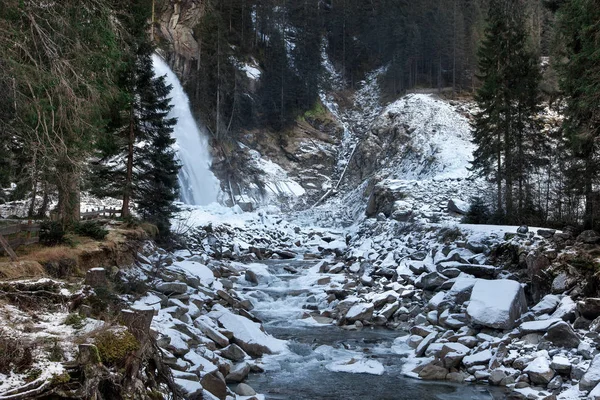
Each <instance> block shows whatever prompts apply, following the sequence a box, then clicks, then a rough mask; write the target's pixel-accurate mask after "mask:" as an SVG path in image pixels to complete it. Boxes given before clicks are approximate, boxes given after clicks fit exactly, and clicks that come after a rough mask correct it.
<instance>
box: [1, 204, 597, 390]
mask: <svg viewBox="0 0 600 400" xmlns="http://www.w3.org/2000/svg"><path fill="white" fill-rule="evenodd" d="M599 242H600V236H599V235H598V234H596V233H594V232H591V231H586V232H583V233H581V234H579V235H577V236H575V235H573V234H572V233H570V232H560V231H552V230H544V229H530V228H527V227H498V226H478V225H462V224H457V223H454V224H445V225H440V224H437V225H435V224H428V225H421V224H418V223H415V222H411V223H406V222H401V221H398V220H397V219H392V218H390V219H387V218H383V217H382V218H370V219H366V220H365V221H364V222H363V223H361V224H359V225H356V226H355V227H353V228H350V229H325V228H318V227H314V226H308V225H307V224H304V225H303V224H300V223H298V224H293V223H289V222H286V221H285V220H284V219H283V218H281V217H279V216H278V215H266V214H263V213H261V214H253V216H252V217H248V219H247V220H245V222H243V223H237V224H229V223H206V224H200V225H199V226H197V227H196V228H194V229H193V230H191V231H190V232H189V233H188V242H187V244H188V249H186V250H180V251H177V252H175V253H169V252H166V251H164V250H162V249H160V248H157V247H155V246H154V245H153V244H152V243H151V242H147V243H146V245H145V246H144V248H143V250H142V251H141V252H140V253H139V255H138V257H137V261H136V262H135V264H134V265H132V266H131V267H129V268H121V269H114V268H113V269H108V268H107V269H104V268H94V269H91V270H89V271H88V273H87V277H86V281H85V282H81V281H69V282H66V281H61V280H57V279H45V280H42V281H39V280H37V281H36V280H31V281H28V280H23V281H18V282H16V283H13V285H14V284H18V285H34V286H35V287H36V290H43V291H44V292H49V293H54V294H53V295H52V298H53V299H54V301H53V303H55V304H54V305H53V306H52V307H48V308H47V309H45V310H44V312H43V313H41V312H39V311H32V310H37V309H35V308H27V307H26V306H25V305H24V303H23V302H16V301H14V299H10V298H8V299H7V301H6V303H3V305H2V308H3V309H4V313H3V319H4V320H3V324H2V325H3V327H10V329H6V328H5V329H4V330H3V335H4V336H8V337H13V338H15V337H16V336H17V335H19V332H23V333H24V334H20V340H21V341H27V342H35V343H39V342H40V337H43V338H44V341H43V343H45V345H44V346H39V345H37V346H33V347H32V351H33V352H32V358H34V359H35V362H34V366H33V367H32V366H30V367H28V368H26V369H21V370H20V369H18V368H17V365H13V366H12V368H11V369H10V370H7V371H4V370H3V371H0V374H4V375H0V382H1V383H0V398H1V399H9V398H11V399H12V398H13V397H9V396H12V394H14V393H23V392H26V391H27V389H28V388H30V387H31V386H28V385H30V382H36V385H35V389H36V390H40V391H43V390H44V385H46V387H47V386H48V385H50V384H49V383H47V382H51V383H52V385H57V384H59V383H57V381H58V380H60V379H59V378H58V377H62V378H61V379H64V380H65V381H70V380H72V379H74V375H69V373H71V374H72V371H73V368H74V364H77V363H78V362H79V364H78V365H79V366H80V368H81V367H82V366H83V365H86V364H82V363H84V362H85V360H86V359H89V357H87V358H86V356H85V354H88V355H89V353H90V351H89V348H90V346H96V347H101V342H100V341H99V340H98V337H102V335H101V333H102V332H105V331H109V332H112V335H113V336H114V335H116V336H117V337H118V338H120V339H119V340H123V338H125V336H123V335H124V333H122V332H125V331H123V329H125V328H123V326H125V327H128V331H129V332H132V333H134V334H137V333H138V332H139V330H142V329H146V328H149V330H148V336H149V337H151V338H153V340H154V342H152V343H155V348H154V347H153V348H154V350H155V353H153V354H154V355H153V356H152V357H150V359H152V358H153V357H155V356H156V357H159V359H160V362H157V363H159V364H161V365H164V366H165V368H166V370H165V371H167V372H163V374H164V375H166V376H168V377H169V379H167V380H165V382H166V383H165V382H163V383H159V384H158V385H157V386H156V391H158V392H160V391H162V392H172V391H177V392H178V393H181V394H182V396H183V397H184V398H190V399H193V398H201V396H203V398H205V399H211V398H217V399H227V398H262V397H261V395H258V394H256V393H255V390H254V389H253V388H252V387H250V386H249V385H247V384H245V383H244V381H245V379H246V377H247V376H248V374H250V373H252V372H261V371H262V370H263V357H265V356H267V355H270V354H277V353H285V352H288V351H290V350H289V348H288V343H287V342H286V341H284V340H280V339H277V338H275V337H273V336H271V335H269V334H268V333H266V332H265V330H264V328H263V327H262V324H261V321H260V320H259V319H258V318H257V316H256V315H255V314H254V312H253V309H254V307H255V303H256V302H257V301H258V300H261V299H262V300H265V299H267V300H268V299H269V294H268V293H266V292H264V291H262V289H260V288H262V287H269V285H270V282H272V281H273V279H274V278H273V272H272V270H270V268H269V267H268V263H269V262H270V261H268V260H273V259H277V260H290V261H299V260H303V262H301V263H299V264H293V263H290V264H289V265H288V264H284V265H286V266H285V267H284V268H285V271H286V273H287V274H289V275H290V276H294V277H296V278H297V279H298V281H299V282H301V283H302V285H303V286H302V288H301V290H298V294H297V300H295V301H296V302H297V303H298V304H299V305H300V306H301V310H302V311H301V315H300V318H302V319H304V320H306V321H310V323H311V324H321V325H338V326H339V327H340V329H344V330H358V331H360V330H363V329H368V328H369V327H378V326H379V327H382V328H387V329H391V330H393V331H395V332H397V333H398V335H397V338H396V340H395V341H394V346H393V349H392V350H391V351H394V352H395V353H397V355H398V360H399V362H400V360H402V363H403V372H404V373H405V374H406V375H408V376H413V377H415V378H420V379H424V380H444V381H451V382H464V383H479V384H489V385H495V386H501V387H504V388H506V393H507V397H509V398H528V399H529V398H531V399H534V398H540V399H541V398H549V399H551V398H558V399H578V398H596V396H597V394H596V393H599V392H600V387H598V384H599V383H600V372H599V371H600V355H598V354H599V352H598V349H597V343H598V340H597V339H598V335H599V333H600V328H599V327H600V322H599V321H600V318H599V317H600V298H596V297H595V296H598V293H597V292H596V290H597V286H596V281H595V278H594V276H595V265H596V264H595V254H596V252H597V244H598V243H599ZM309 261H310V262H309ZM294 265H296V266H294ZM41 284H43V285H42V286H43V287H42V286H39V285H41ZM115 285H120V286H119V287H121V288H122V290H121V291H120V292H118V293H117V292H115V293H117V294H116V296H117V297H118V303H115V304H118V305H119V307H120V314H121V318H120V321H121V322H120V323H119V322H118V321H115V320H114V317H113V318H112V319H107V318H106V316H105V318H103V317H102V316H101V315H98V314H94V313H93V311H94V310H92V309H93V308H94V307H96V308H97V306H98V305H97V304H94V303H93V302H92V303H90V302H89V301H86V300H85V299H89V298H94V295H95V296H98V294H102V293H104V292H105V290H106V288H107V287H113V288H114V286H115ZM46 286H47V287H46ZM256 287H258V288H259V290H257V289H255V288H256ZM2 290H4V291H5V292H6V291H7V288H4V289H2ZM10 290H12V291H13V292H14V290H15V288H11V289H10ZM17 290H19V291H21V292H28V293H29V292H33V290H27V289H26V288H25V286H23V287H21V286H19V287H18V288H17ZM40 293H42V292H40ZM119 293H120V294H119ZM105 295H106V294H103V296H105ZM61 304H63V305H61ZM111 304H113V303H111ZM112 307H114V306H112ZM138 319H140V320H141V321H142V322H139V321H138ZM133 321H138V322H135V323H134V322H133ZM140 323H141V325H139V324H140ZM140 326H141V328H140ZM144 327H145V328H144ZM134 336H135V335H134ZM124 343H125V344H123V345H124V346H125V347H126V349H127V348H128V347H127V346H126V344H127V342H126V341H125V342H124ZM140 343H144V341H143V340H140ZM82 346H83V347H82ZM53 347H54V348H55V349H54V350H52V348H53ZM137 348H138V347H136V346H133V347H132V348H131V350H132V351H133V350H134V349H137ZM53 351H55V352H58V351H60V357H58V356H56V357H53V354H54V353H53ZM103 351H104V353H102V351H101V353H102V354H104V355H103V356H101V357H100V359H101V360H100V361H101V362H102V363H103V364H104V363H106V365H107V368H109V370H110V367H111V365H110V361H108V360H110V358H107V357H108V355H107V354H110V353H106V351H105V350H103ZM82 352H83V354H84V355H83V356H82ZM53 360H54V361H53ZM359 361H360V362H355V363H353V364H352V365H350V364H347V363H344V362H341V361H340V362H339V363H337V364H336V363H332V364H331V365H332V367H331V368H334V369H333V370H335V371H340V373H341V372H352V373H371V374H383V373H385V367H384V366H383V365H381V364H380V363H378V361H377V360H376V359H371V358H369V357H366V358H361V359H360V360H359ZM338 364H339V365H338ZM114 365H116V364H113V366H114ZM32 368H33V369H32ZM335 368H337V369H335ZM32 370H34V371H35V370H40V371H41V372H40V373H36V374H34V375H35V376H33V379H32V377H28V374H31V371H32ZM69 371H71V372H69ZM136 382H138V384H139V382H143V380H141V379H140V380H139V381H136ZM169 382H170V384H171V385H172V387H170V386H169V385H168V384H167V383H169Z"/></svg>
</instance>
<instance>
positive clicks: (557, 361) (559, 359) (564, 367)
mask: <svg viewBox="0 0 600 400" xmlns="http://www.w3.org/2000/svg"><path fill="white" fill-rule="evenodd" d="M550 367H551V368H552V369H553V370H555V371H556V372H558V373H559V374H569V373H570V372H571V361H569V359H568V358H567V357H565V356H561V355H556V356H554V357H553V358H552V363H551V364H550Z"/></svg>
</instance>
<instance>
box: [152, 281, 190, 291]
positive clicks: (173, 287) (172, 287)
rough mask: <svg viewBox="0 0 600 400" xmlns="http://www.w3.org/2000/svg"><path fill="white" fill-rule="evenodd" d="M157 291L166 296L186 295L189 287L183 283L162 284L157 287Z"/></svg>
mask: <svg viewBox="0 0 600 400" xmlns="http://www.w3.org/2000/svg"><path fill="white" fill-rule="evenodd" d="M156 290H158V291H159V292H161V293H164V294H184V293H186V292H187V290H188V285H186V284H185V283H183V282H161V283H159V284H158V285H156Z"/></svg>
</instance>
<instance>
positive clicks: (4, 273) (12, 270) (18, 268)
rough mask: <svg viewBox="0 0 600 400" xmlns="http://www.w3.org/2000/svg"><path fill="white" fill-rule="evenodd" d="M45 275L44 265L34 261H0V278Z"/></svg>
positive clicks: (38, 276)
mask: <svg viewBox="0 0 600 400" xmlns="http://www.w3.org/2000/svg"><path fill="white" fill-rule="evenodd" d="M45 275H46V272H45V270H44V267H42V265H41V264H40V263H38V262H36V261H30V260H23V261H9V262H0V279H22V278H40V277H43V276H45Z"/></svg>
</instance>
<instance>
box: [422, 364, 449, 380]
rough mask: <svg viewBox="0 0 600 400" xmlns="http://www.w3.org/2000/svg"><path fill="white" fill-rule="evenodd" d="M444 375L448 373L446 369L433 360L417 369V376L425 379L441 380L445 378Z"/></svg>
mask: <svg viewBox="0 0 600 400" xmlns="http://www.w3.org/2000/svg"><path fill="white" fill-rule="evenodd" d="M446 375H448V370H447V369H446V368H444V367H442V366H440V365H438V363H436V362H435V361H434V362H432V363H430V364H427V365H426V366H425V367H424V368H423V369H422V370H421V371H419V378H421V379H423V380H426V381H443V380H445V379H446Z"/></svg>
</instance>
